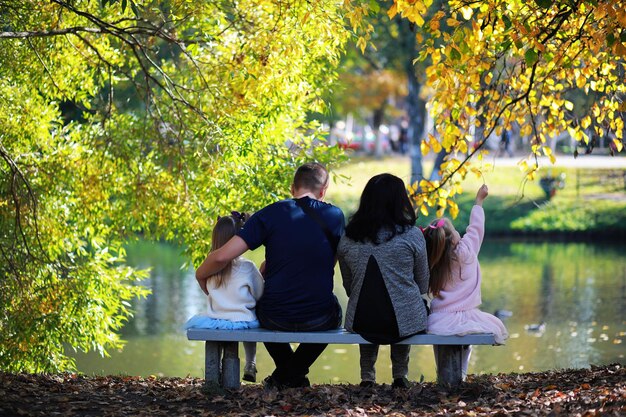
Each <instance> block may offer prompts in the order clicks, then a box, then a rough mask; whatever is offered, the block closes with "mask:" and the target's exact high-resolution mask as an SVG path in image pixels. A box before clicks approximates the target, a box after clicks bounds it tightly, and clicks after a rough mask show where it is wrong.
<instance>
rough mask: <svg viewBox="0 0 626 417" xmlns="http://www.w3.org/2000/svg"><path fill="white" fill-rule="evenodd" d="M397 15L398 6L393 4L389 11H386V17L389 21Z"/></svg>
mask: <svg viewBox="0 0 626 417" xmlns="http://www.w3.org/2000/svg"><path fill="white" fill-rule="evenodd" d="M397 14H398V5H397V3H395V2H394V3H393V4H392V5H391V7H390V8H389V10H387V16H389V19H393V18H394V17H396V15H397Z"/></svg>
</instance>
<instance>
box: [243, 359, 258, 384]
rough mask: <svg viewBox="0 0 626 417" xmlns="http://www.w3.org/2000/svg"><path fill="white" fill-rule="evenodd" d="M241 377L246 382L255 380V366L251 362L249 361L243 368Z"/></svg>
mask: <svg viewBox="0 0 626 417" xmlns="http://www.w3.org/2000/svg"><path fill="white" fill-rule="evenodd" d="M242 379H243V380H244V381H248V382H256V366H255V365H254V364H253V363H250V364H248V365H246V366H245V367H244V368H243V378H242Z"/></svg>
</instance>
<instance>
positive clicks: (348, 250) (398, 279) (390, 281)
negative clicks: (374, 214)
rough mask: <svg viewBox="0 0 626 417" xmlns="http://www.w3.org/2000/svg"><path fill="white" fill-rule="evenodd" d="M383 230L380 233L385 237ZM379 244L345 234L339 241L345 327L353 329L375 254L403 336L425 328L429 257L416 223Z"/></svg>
mask: <svg viewBox="0 0 626 417" xmlns="http://www.w3.org/2000/svg"><path fill="white" fill-rule="evenodd" d="M385 233H387V236H388V233H389V232H381V234H380V236H381V237H384V235H385ZM384 240H385V239H383V240H382V241H383V243H380V244H378V245H374V244H372V243H370V242H368V243H361V242H355V241H353V240H352V239H350V238H348V237H346V236H345V235H344V236H343V237H342V238H341V240H340V241H339V247H338V249H337V256H338V259H339V267H340V268H341V275H342V277H343V287H344V288H345V290H346V293H347V294H348V297H349V300H348V307H347V311H346V321H345V327H346V329H347V330H349V331H353V330H352V324H353V321H354V315H355V311H356V306H357V303H358V299H359V294H360V291H361V287H362V285H363V279H364V276H365V270H366V268H367V263H368V260H369V259H370V256H374V258H375V260H376V262H377V263H378V267H379V269H380V272H381V275H382V277H383V281H384V284H385V287H386V289H387V292H388V293H389V296H390V298H391V303H392V305H393V310H394V311H395V314H396V320H397V322H398V331H399V335H400V336H401V337H403V336H408V335H412V334H415V333H419V332H420V331H423V330H426V327H427V325H428V316H427V312H426V308H425V306H424V303H423V301H422V298H421V295H422V294H426V293H428V280H429V278H430V273H429V269H428V257H427V255H426V241H425V240H424V235H423V234H422V232H421V231H420V230H419V229H418V228H417V227H412V228H410V229H408V230H407V231H406V232H404V233H401V234H398V235H396V236H394V237H393V238H392V239H391V240H389V241H388V242H385V241H384Z"/></svg>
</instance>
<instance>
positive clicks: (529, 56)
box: [524, 49, 539, 66]
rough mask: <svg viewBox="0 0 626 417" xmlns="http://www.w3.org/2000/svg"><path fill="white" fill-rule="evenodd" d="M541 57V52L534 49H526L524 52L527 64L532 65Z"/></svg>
mask: <svg viewBox="0 0 626 417" xmlns="http://www.w3.org/2000/svg"><path fill="white" fill-rule="evenodd" d="M538 59H539V54H537V51H535V50H534V49H528V50H526V53H524V60H525V61H526V65H528V66H531V65H533V64H534V63H535V62H537V60H538Z"/></svg>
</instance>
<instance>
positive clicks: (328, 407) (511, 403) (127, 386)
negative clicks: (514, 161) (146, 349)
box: [0, 364, 626, 417]
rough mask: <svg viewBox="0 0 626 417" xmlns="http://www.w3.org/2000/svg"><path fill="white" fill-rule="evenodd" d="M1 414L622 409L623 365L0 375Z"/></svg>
mask: <svg viewBox="0 0 626 417" xmlns="http://www.w3.org/2000/svg"><path fill="white" fill-rule="evenodd" d="M0 387H1V389H0V415H20V416H22V415H23V416H38V415H41V416H44V415H45V416H48V415H59V414H60V415H63V416H64V417H73V416H130V415H132V416H136V415H145V416H171V415H177V416H213V415H223V416H235V415H237V416H240V415H247V416H280V415H315V416H319V415H326V416H372V415H376V416H378V415H384V416H397V417H403V416H425V415H433V414H436V415H442V416H447V415H465V416H483V415H489V416H506V415H510V414H524V415H526V414H528V415H539V416H540V415H580V416H596V415H603V416H606V415H608V416H612V415H615V416H619V415H625V414H626V370H625V369H624V367H623V366H622V365H618V364H613V365H607V366H600V367H592V368H591V369H577V370H561V371H550V372H543V373H527V374H499V375H483V376H470V378H469V379H468V381H467V382H466V383H464V384H463V385H462V386H461V387H460V388H459V389H457V390H454V391H450V390H447V389H445V388H444V387H441V386H438V385H436V384H433V383H424V384H418V383H413V384H412V386H411V387H410V388H409V389H407V390H394V389H392V388H391V387H390V386H389V385H387V384H381V385H377V386H375V387H371V388H361V387H359V386H356V385H346V384H343V385H316V386H313V387H311V388H304V389H288V390H285V391H282V392H278V391H265V390H264V389H263V387H262V386H261V385H246V386H243V387H242V388H241V389H240V390H238V391H229V392H223V393H209V392H208V391H207V390H206V388H205V387H204V381H203V380H201V379H198V378H157V377H152V376H151V377H148V378H141V377H133V376H109V377H86V376H84V375H79V374H57V375H42V374H18V375H15V374H3V373H0Z"/></svg>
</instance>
